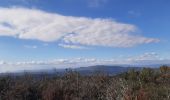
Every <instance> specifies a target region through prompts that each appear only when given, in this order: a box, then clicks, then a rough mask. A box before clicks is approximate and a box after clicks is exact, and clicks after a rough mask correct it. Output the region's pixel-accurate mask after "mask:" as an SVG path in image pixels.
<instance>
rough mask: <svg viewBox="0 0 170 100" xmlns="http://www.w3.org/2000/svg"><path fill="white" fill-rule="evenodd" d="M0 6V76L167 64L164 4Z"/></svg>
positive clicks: (156, 0)
mask: <svg viewBox="0 0 170 100" xmlns="http://www.w3.org/2000/svg"><path fill="white" fill-rule="evenodd" d="M0 2H1V3H0V72H11V71H18V70H36V69H49V68H67V67H80V66H90V65H101V64H102V65H117V64H129V65H132V64H136V65H140V64H143V65H147V64H169V62H170V55H169V51H170V38H169V37H170V29H169V26H170V12H169V10H170V0H0Z"/></svg>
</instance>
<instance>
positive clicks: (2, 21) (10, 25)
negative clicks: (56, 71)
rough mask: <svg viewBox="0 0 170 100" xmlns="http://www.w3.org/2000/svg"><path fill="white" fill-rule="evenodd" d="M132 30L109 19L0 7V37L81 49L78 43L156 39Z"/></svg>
mask: <svg viewBox="0 0 170 100" xmlns="http://www.w3.org/2000/svg"><path fill="white" fill-rule="evenodd" d="M135 32H137V27H136V26H135V25H132V24H126V23H120V22H117V21H115V20H113V19H101V18H87V17H74V16H64V15H61V14H57V13H49V12H45V11H41V10H37V9H28V8H16V7H13V8H0V36H12V37H16V38H18V39H31V40H39V41H43V42H57V43H58V44H62V45H59V46H62V47H66V48H69V47H70V48H81V47H78V46H80V45H81V46H83V47H84V46H105V47H132V46H136V45H140V44H148V43H156V42H159V40H158V39H155V38H148V37H144V36H140V35H136V34H135ZM69 45H72V46H69Z"/></svg>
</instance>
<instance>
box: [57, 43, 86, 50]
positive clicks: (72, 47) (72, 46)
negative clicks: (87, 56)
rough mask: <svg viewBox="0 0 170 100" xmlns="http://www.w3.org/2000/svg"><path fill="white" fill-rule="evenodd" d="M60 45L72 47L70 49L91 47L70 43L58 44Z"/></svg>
mask: <svg viewBox="0 0 170 100" xmlns="http://www.w3.org/2000/svg"><path fill="white" fill-rule="evenodd" d="M58 45H59V46H61V47H63V48H70V49H89V48H87V47H84V46H80V45H70V44H58Z"/></svg>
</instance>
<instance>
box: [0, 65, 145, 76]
mask: <svg viewBox="0 0 170 100" xmlns="http://www.w3.org/2000/svg"><path fill="white" fill-rule="evenodd" d="M142 68H143V67H128V66H125V65H124V66H123V67H122V66H106V65H96V66H89V67H79V68H68V69H49V70H34V71H32V70H28V71H20V72H17V73H1V74H0V75H7V74H11V75H23V74H24V73H30V74H34V75H36V74H37V75H40V74H42V73H46V74H55V73H58V74H64V73H65V72H66V70H72V71H77V72H79V73H80V74H82V75H90V74H94V73H98V72H100V73H106V74H109V75H116V74H119V73H123V72H127V71H129V70H130V69H135V70H141V69H142Z"/></svg>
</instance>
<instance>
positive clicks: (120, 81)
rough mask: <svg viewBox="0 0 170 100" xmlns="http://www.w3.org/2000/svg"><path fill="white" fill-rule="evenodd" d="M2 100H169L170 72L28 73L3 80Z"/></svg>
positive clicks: (0, 89) (0, 98)
mask: <svg viewBox="0 0 170 100" xmlns="http://www.w3.org/2000/svg"><path fill="white" fill-rule="evenodd" d="M0 100H170V68H169V67H167V66H162V67H160V69H150V68H144V69H143V70H141V71H135V70H133V69H132V70H130V71H128V72H126V73H121V74H119V75H115V76H110V75H107V74H104V73H100V72H96V73H94V74H93V75H90V76H87V75H86V76H83V75H80V74H79V73H77V72H74V71H71V70H66V73H65V74H64V75H59V74H57V73H56V74H55V75H53V76H49V75H48V74H41V77H35V76H34V75H31V74H28V73H25V74H24V75H22V76H10V75H7V76H1V77H0Z"/></svg>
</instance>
